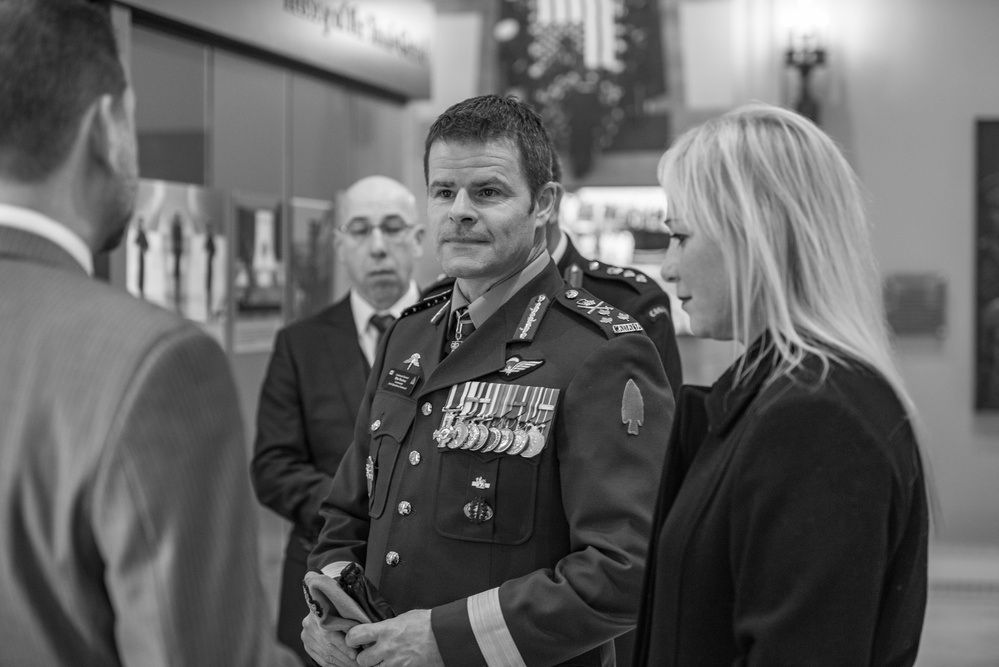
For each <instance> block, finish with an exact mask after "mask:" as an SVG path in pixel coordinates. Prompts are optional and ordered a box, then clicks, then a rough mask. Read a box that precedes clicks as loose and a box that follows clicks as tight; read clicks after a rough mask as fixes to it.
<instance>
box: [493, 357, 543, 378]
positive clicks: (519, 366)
mask: <svg viewBox="0 0 999 667" xmlns="http://www.w3.org/2000/svg"><path fill="white" fill-rule="evenodd" d="M543 363H545V360H544V359H521V358H520V357H510V358H509V359H507V360H506V366H504V367H503V370H501V371H500V373H502V374H503V375H505V376H507V377H513V376H514V375H519V374H521V373H526V372H527V371H529V370H531V369H532V368H537V367H538V366H540V365H541V364H543Z"/></svg>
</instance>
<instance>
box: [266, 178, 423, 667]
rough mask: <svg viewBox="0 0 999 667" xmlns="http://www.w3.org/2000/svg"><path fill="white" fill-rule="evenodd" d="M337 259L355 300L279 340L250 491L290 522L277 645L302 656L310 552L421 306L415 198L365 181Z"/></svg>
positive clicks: (352, 199) (353, 194)
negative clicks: (389, 343)
mask: <svg viewBox="0 0 999 667" xmlns="http://www.w3.org/2000/svg"><path fill="white" fill-rule="evenodd" d="M336 220H337V224H338V227H337V228H336V230H335V231H334V237H333V238H334V244H335V247H336V251H337V258H338V259H339V260H340V261H341V262H343V264H344V266H345V267H346V269H347V275H348V277H349V278H350V282H351V289H350V293H349V294H348V295H347V296H346V297H344V298H343V299H341V300H340V301H338V302H337V303H335V304H333V305H332V306H330V307H328V308H326V309H325V310H323V311H321V312H319V313H317V314H315V315H313V316H311V317H307V318H305V319H303V320H301V321H299V322H296V323H294V324H291V325H290V326H288V327H286V328H285V329H283V330H282V331H280V332H279V333H278V336H277V341H276V343H275V346H274V353H273V355H272V356H271V360H270V365H269V367H268V370H267V376H266V378H265V380H264V384H263V388H262V390H261V393H260V403H259V407H258V411H257V438H256V444H255V447H254V450H255V451H254V456H253V464H252V468H251V471H252V477H253V485H254V488H255V490H256V492H257V498H258V499H259V500H260V502H261V503H262V504H264V505H265V506H266V507H269V508H270V509H272V510H274V511H275V512H277V513H278V514H280V515H281V516H283V517H284V518H285V519H288V520H289V521H291V522H292V524H293V527H292V531H291V535H290V536H289V539H288V546H287V548H286V549H285V556H284V567H283V570H282V575H281V602H280V610H279V614H278V638H279V639H280V640H281V642H282V643H284V644H286V645H288V646H291V647H293V648H294V649H295V650H296V651H298V652H299V654H300V655H301V656H302V657H303V659H305V660H306V663H307V664H308V663H310V662H311V660H309V658H308V654H307V653H306V652H305V648H304V647H303V646H302V639H301V634H302V618H303V617H304V616H305V615H306V614H308V612H309V607H308V605H307V604H306V602H305V597H304V595H303V594H302V579H303V578H304V577H305V573H306V571H307V569H308V568H307V567H306V561H307V559H308V557H309V552H310V551H312V548H313V547H314V546H315V545H316V538H317V537H318V536H319V531H320V530H321V529H322V527H323V520H322V518H321V517H320V516H319V505H320V503H321V502H322V501H323V499H324V498H325V497H326V496H327V495H328V494H329V491H330V487H331V485H332V482H333V475H334V474H335V473H336V470H337V467H338V466H339V465H340V460H341V459H342V458H343V455H344V452H346V451H347V447H348V446H349V445H350V442H351V440H352V439H353V436H354V424H355V422H356V421H357V414H358V411H359V409H360V405H361V398H362V397H363V395H364V385H365V382H366V381H367V378H368V373H369V372H370V370H371V365H372V364H373V363H374V361H375V351H376V349H377V345H378V341H379V339H380V337H381V334H382V333H383V332H384V330H385V329H386V328H387V327H388V325H389V323H391V321H392V320H394V319H395V318H397V317H398V316H399V315H400V314H401V313H402V311H403V310H405V309H406V308H408V307H409V306H411V305H413V304H414V303H416V302H417V301H418V300H419V290H418V288H417V287H416V284H415V283H414V282H413V281H412V275H413V268H414V264H415V262H416V260H417V259H418V258H419V257H420V256H421V255H422V252H423V247H422V245H421V244H422V241H423V234H424V228H423V225H421V224H419V223H418V216H417V211H416V198H415V197H414V196H413V193H411V192H410V191H409V190H408V189H407V188H406V187H405V186H403V185H402V184H401V183H399V182H397V181H394V180H392V179H391V178H387V177H385V176H368V177H366V178H362V179H361V180H359V181H357V182H356V183H354V184H353V185H352V186H350V188H348V189H347V190H346V192H344V193H343V195H342V196H341V197H340V198H339V200H338V202H337V216H336Z"/></svg>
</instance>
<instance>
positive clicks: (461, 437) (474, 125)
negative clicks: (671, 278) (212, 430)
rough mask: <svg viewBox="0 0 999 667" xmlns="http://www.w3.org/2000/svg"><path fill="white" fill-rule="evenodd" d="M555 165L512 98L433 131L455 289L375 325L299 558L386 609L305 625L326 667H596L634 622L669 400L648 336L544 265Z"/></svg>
mask: <svg viewBox="0 0 999 667" xmlns="http://www.w3.org/2000/svg"><path fill="white" fill-rule="evenodd" d="M552 155H553V152H552V145H551V140H550V139H549V137H548V134H547V132H546V131H545V129H544V126H543V124H542V122H541V118H540V116H539V115H538V114H537V113H536V112H535V111H534V110H533V109H531V108H530V107H529V106H527V105H526V104H523V103H521V102H519V101H517V100H516V99H514V98H508V99H502V98H500V97H497V96H495V95H488V96H484V97H478V98H473V99H470V100H466V101H464V102H460V103H458V104H456V105H455V106H453V107H451V108H450V109H448V110H447V111H446V112H444V113H443V114H442V115H441V116H440V117H439V118H438V119H437V121H436V122H435V123H434V125H433V127H431V129H430V133H429V135H428V137H427V141H426V150H425V153H424V169H425V174H426V177H427V185H428V217H429V220H430V223H431V225H432V235H433V238H434V242H435V246H436V250H437V254H438V258H439V259H440V261H441V265H442V266H443V267H444V270H445V271H446V272H447V273H448V274H450V275H453V276H455V277H456V278H457V280H456V282H455V286H454V289H453V290H452V291H451V292H447V293H444V294H441V295H438V296H436V297H433V298H428V299H426V300H424V301H422V302H421V303H419V304H417V305H416V306H414V307H413V308H411V309H409V310H408V311H405V312H404V313H403V315H402V316H401V317H400V319H399V320H397V321H396V323H395V324H393V326H392V327H391V328H390V329H389V330H388V332H387V333H386V334H385V338H384V342H383V345H382V347H381V349H380V351H379V357H378V360H377V361H376V363H375V366H374V368H373V369H372V373H371V376H370V378H369V381H368V386H367V389H366V392H365V397H364V400H363V401H362V406H361V412H360V417H359V419H358V425H357V429H356V431H355V440H354V443H353V445H351V448H350V449H349V450H348V452H347V454H346V456H345V458H344V461H343V463H342V465H341V466H340V469H339V470H338V472H337V475H336V478H335V480H334V483H333V490H332V491H331V493H330V495H329V497H328V498H327V500H326V502H325V503H324V504H323V508H322V510H321V512H322V514H323V515H324V516H325V518H326V523H325V527H324V529H323V531H322V534H321V535H320V538H319V544H318V546H317V547H316V549H315V550H314V551H313V553H312V556H311V557H310V560H309V565H310V569H312V570H315V571H322V572H324V573H326V574H327V575H329V576H336V575H337V573H338V572H339V571H340V570H341V569H342V568H343V567H344V566H345V565H346V563H349V562H357V563H360V564H362V565H363V566H364V568H365V570H366V573H367V575H368V577H369V579H370V580H371V582H372V583H373V584H374V585H375V586H377V588H378V590H379V591H380V593H381V594H382V596H383V597H384V598H385V600H386V601H387V602H388V603H389V604H390V605H391V606H392V607H393V608H394V610H395V611H396V613H398V614H399V615H398V616H397V617H395V618H391V619H388V620H385V621H382V622H378V623H372V624H361V625H354V624H353V623H352V622H349V621H346V620H344V619H336V618H334V619H329V618H325V619H319V618H317V617H316V616H314V615H310V616H308V617H306V619H305V620H304V621H303V632H302V639H303V642H304V644H305V646H306V648H307V650H308V652H309V654H310V655H312V657H313V658H315V659H316V660H317V662H319V663H320V664H326V665H334V664H335V665H353V664H355V663H356V664H360V665H362V666H366V665H376V664H381V665H385V667H392V666H395V665H435V664H436V665H441V664H444V665H478V664H487V665H528V664H529V665H557V664H561V665H605V664H613V662H614V658H613V641H612V640H613V638H614V637H615V636H618V635H620V634H622V633H624V632H626V631H627V630H629V629H631V628H633V627H634V624H635V612H636V599H637V595H638V593H639V590H640V588H641V583H642V582H641V578H642V570H643V565H644V559H645V549H646V542H647V539H648V531H649V525H650V519H651V516H650V508H651V507H652V506H653V505H654V501H655V498H654V496H655V488H656V485H657V481H658V479H659V477H660V471H661V465H662V461H663V458H664V453H665V445H666V440H667V437H668V433H669V429H670V426H671V423H672V416H673V405H674V404H673V398H672V393H671V391H670V387H669V382H668V380H667V379H666V375H665V373H664V371H663V368H662V366H661V365H660V364H650V363H648V359H649V358H650V357H651V356H653V355H655V347H654V345H653V344H652V342H651V341H650V340H649V338H648V337H647V336H646V335H645V333H644V332H643V331H642V326H641V325H640V324H639V323H637V322H636V321H635V320H634V319H633V318H632V317H631V316H630V315H628V314H626V313H624V312H622V311H620V310H618V309H616V308H614V307H612V306H609V305H608V304H606V303H605V302H603V301H601V300H600V299H598V298H596V297H594V296H592V295H590V294H589V293H588V292H586V291H585V290H583V289H581V288H575V287H572V286H571V285H568V284H567V283H566V282H565V281H564V280H563V278H562V276H561V275H560V274H559V272H558V269H557V268H556V267H555V264H554V263H553V262H552V261H551V258H550V256H549V254H548V251H547V249H546V244H545V226H546V223H547V220H548V216H549V215H550V213H551V209H552V207H553V206H554V205H555V196H556V190H557V188H556V186H555V184H554V183H552V180H551V164H552Z"/></svg>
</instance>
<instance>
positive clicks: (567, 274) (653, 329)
mask: <svg viewBox="0 0 999 667" xmlns="http://www.w3.org/2000/svg"><path fill="white" fill-rule="evenodd" d="M566 242H567V244H568V245H567V246H566V249H565V252H564V253H563V254H562V257H560V258H559V260H558V269H559V271H560V272H561V273H562V276H563V277H564V278H565V279H566V281H567V282H569V283H570V284H572V285H574V286H577V287H582V288H583V289H585V290H586V291H587V292H590V293H591V294H595V295H596V296H598V297H600V298H601V299H603V300H604V301H606V302H607V303H612V304H614V305H615V306H617V307H618V308H620V309H621V310H623V311H624V312H626V313H628V314H629V315H631V316H632V317H634V318H635V319H636V320H637V321H638V323H639V324H641V325H642V328H643V329H645V333H647V334H648V336H649V338H651V339H652V342H653V343H655V346H656V351H658V352H659V357H660V358H661V359H662V360H663V368H665V369H666V377H667V378H669V383H670V386H671V387H672V388H673V397H674V398H676V396H677V395H678V394H679V391H680V386H681V385H682V384H683V368H682V366H681V364H680V350H679V348H678V347H677V344H676V330H675V329H674V327H673V316H672V315H671V310H670V301H669V295H668V294H666V292H665V291H664V290H663V289H662V288H661V287H660V286H659V284H658V283H657V282H656V281H655V280H653V279H652V278H650V277H649V276H647V275H645V274H644V273H642V272H641V271H638V270H637V269H629V268H624V267H620V266H614V265H612V264H605V263H603V262H598V261H597V260H595V259H586V258H585V257H583V256H582V255H581V254H579V251H578V250H576V246H575V245H573V243H572V239H570V238H569V237H568V236H567V237H566Z"/></svg>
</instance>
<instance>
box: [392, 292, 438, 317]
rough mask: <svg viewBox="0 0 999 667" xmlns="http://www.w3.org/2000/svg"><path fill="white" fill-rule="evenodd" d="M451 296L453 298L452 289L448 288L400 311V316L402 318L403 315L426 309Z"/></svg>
mask: <svg viewBox="0 0 999 667" xmlns="http://www.w3.org/2000/svg"><path fill="white" fill-rule="evenodd" d="M450 298H451V290H448V291H446V292H441V293H439V294H434V295H432V296H428V297H427V298H426V299H424V300H423V301H420V302H418V303H414V304H413V305H412V306H410V307H409V308H407V309H406V310H404V311H402V312H401V313H399V318H400V319H402V318H403V317H406V316H408V315H412V314H413V313H418V312H420V311H422V310H426V309H427V308H431V307H433V306H437V305H439V304H442V303H445V302H446V301H447V300H448V299H450Z"/></svg>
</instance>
